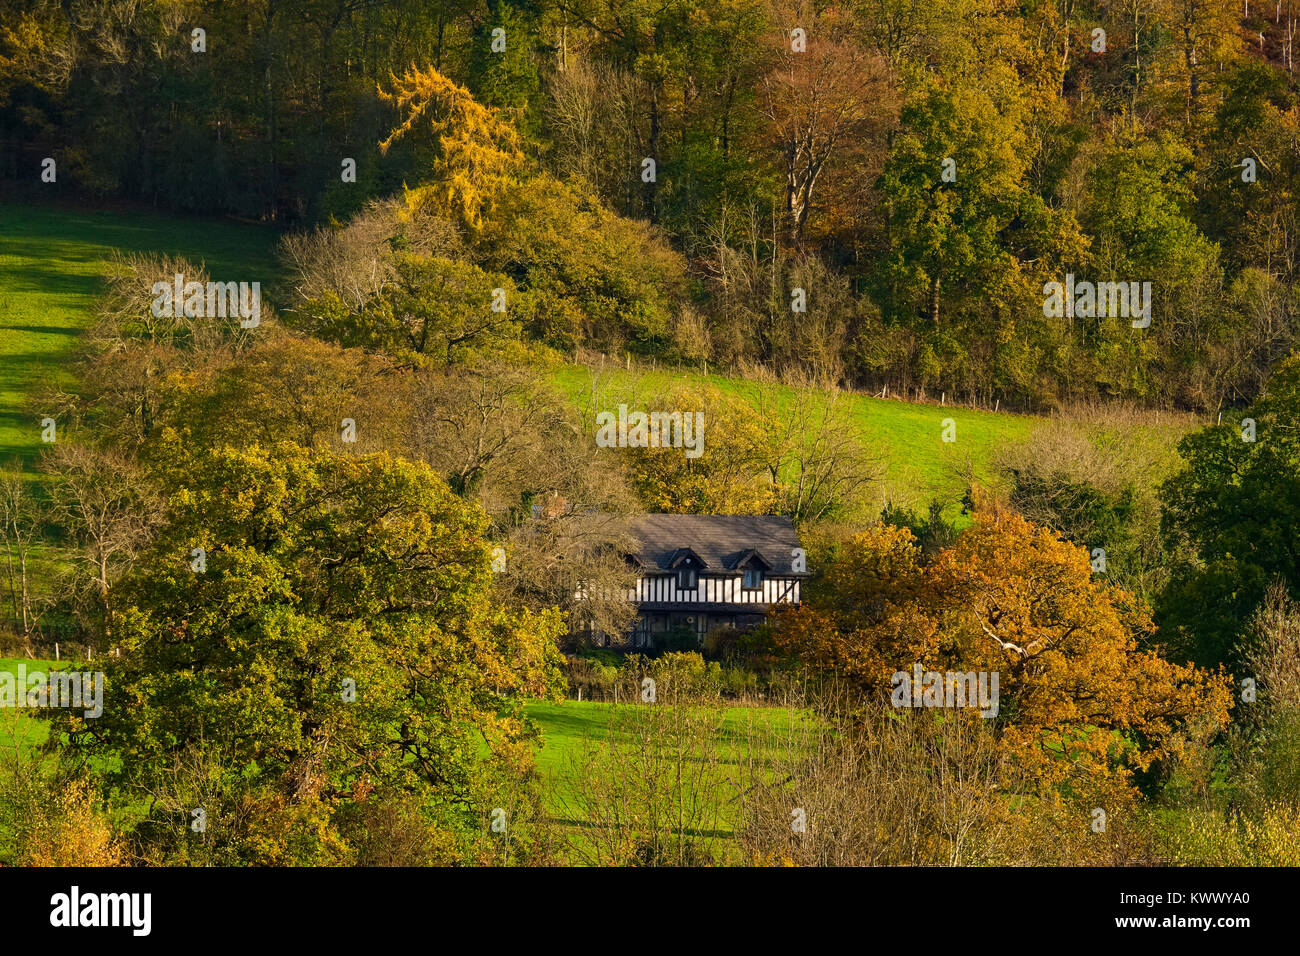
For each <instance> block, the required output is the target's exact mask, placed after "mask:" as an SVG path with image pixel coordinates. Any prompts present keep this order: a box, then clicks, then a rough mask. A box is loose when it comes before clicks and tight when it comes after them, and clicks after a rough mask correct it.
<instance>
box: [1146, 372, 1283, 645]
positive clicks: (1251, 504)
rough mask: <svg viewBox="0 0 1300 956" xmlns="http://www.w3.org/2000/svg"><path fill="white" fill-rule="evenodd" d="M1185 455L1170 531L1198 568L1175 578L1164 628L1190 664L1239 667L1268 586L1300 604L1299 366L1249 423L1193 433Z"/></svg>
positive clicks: (1276, 377)
mask: <svg viewBox="0 0 1300 956" xmlns="http://www.w3.org/2000/svg"><path fill="white" fill-rule="evenodd" d="M1247 419H1250V420H1252V421H1253V423H1254V440H1252V441H1246V440H1244V439H1243V434H1245V435H1247V436H1249V431H1248V429H1249V427H1250V426H1249V423H1247V421H1246V420H1247ZM1179 451H1180V452H1181V453H1182V456H1183V457H1184V458H1185V459H1186V461H1187V467H1186V468H1185V469H1184V470H1183V471H1182V472H1180V473H1179V474H1177V475H1175V476H1174V477H1173V478H1171V479H1170V480H1169V481H1168V482H1166V484H1165V485H1164V487H1163V489H1162V494H1163V498H1164V509H1163V514H1162V521H1161V524H1162V528H1163V530H1164V532H1165V534H1166V535H1167V536H1168V537H1169V539H1170V541H1171V547H1183V548H1188V549H1190V551H1191V553H1192V554H1193V555H1194V556H1195V560H1193V561H1188V562H1185V563H1184V564H1183V565H1182V566H1180V567H1179V568H1177V569H1176V571H1175V573H1174V577H1173V580H1172V581H1171V582H1170V585H1169V587H1168V588H1167V589H1166V591H1165V593H1164V596H1163V598H1162V600H1161V603H1160V606H1159V608H1158V611H1159V621H1160V624H1161V628H1162V631H1163V632H1164V634H1165V635H1166V636H1167V639H1168V640H1169V641H1170V643H1171V644H1173V645H1174V646H1176V647H1177V648H1178V649H1179V651H1180V652H1181V653H1182V654H1183V655H1184V656H1186V657H1187V658H1189V659H1191V660H1193V661H1196V662H1198V663H1204V664H1207V665H1208V664H1214V663H1217V662H1220V661H1229V662H1235V661H1236V657H1235V652H1234V650H1233V648H1234V646H1235V645H1236V644H1237V643H1238V638H1239V637H1240V636H1241V634H1242V633H1244V630H1245V627H1246V622H1247V621H1248V620H1249V618H1250V616H1251V614H1253V613H1254V611H1255V609H1256V608H1257V607H1258V606H1259V604H1260V602H1261V601H1262V599H1263V597H1264V593H1265V590H1266V588H1267V587H1268V584H1269V582H1270V581H1271V580H1273V579H1280V580H1281V581H1282V582H1284V584H1285V586H1286V588H1287V590H1288V592H1289V594H1290V596H1291V597H1292V598H1293V599H1294V598H1295V597H1297V596H1300V538H1297V535H1296V529H1297V528H1300V357H1297V356H1293V357H1292V358H1290V359H1289V360H1288V361H1286V362H1284V363H1283V364H1282V365H1281V366H1279V368H1278V369H1277V371H1276V372H1275V373H1274V374H1273V377H1272V378H1271V379H1270V380H1269V383H1268V386H1267V388H1266V389H1265V391H1264V394H1263V395H1262V396H1261V398H1260V399H1259V401H1257V402H1256V403H1255V404H1254V405H1252V406H1251V407H1250V408H1249V409H1247V410H1246V414H1245V415H1243V416H1242V422H1241V423H1239V424H1230V423H1224V424H1222V425H1213V426H1210V427H1208V428H1203V429H1201V430H1200V431H1197V432H1193V433H1192V434H1191V435H1188V436H1187V437H1186V438H1185V439H1183V441H1182V442H1181V444H1180V445H1179Z"/></svg>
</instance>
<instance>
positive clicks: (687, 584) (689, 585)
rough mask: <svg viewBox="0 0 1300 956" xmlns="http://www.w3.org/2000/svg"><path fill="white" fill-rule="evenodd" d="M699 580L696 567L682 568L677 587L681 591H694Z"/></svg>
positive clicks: (679, 572) (679, 571) (678, 573)
mask: <svg viewBox="0 0 1300 956" xmlns="http://www.w3.org/2000/svg"><path fill="white" fill-rule="evenodd" d="M698 581H699V576H698V575H697V574H696V573H695V569H694V568H681V569H679V570H678V572H677V589H678V590H679V591H694V590H695V586H696V584H697V583H698Z"/></svg>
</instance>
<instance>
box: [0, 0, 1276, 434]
mask: <svg viewBox="0 0 1300 956" xmlns="http://www.w3.org/2000/svg"><path fill="white" fill-rule="evenodd" d="M0 22H3V27H2V28H0V157H2V158H0V177H3V181H4V183H5V186H6V188H8V189H10V190H14V191H21V190H27V191H35V190H39V189H41V188H45V189H46V190H50V189H53V190H55V191H57V192H58V193H60V194H64V195H73V196H76V195H93V196H96V197H115V198H118V199H123V200H134V201H142V202H146V203H150V204H153V205H156V206H159V207H166V208H168V209H173V210H180V211H187V212H195V213H208V214H226V215H234V216H239V217H247V218H251V219H259V220H271V221H274V222H276V223H280V224H283V225H285V226H286V227H309V226H314V225H321V224H329V223H331V222H334V223H341V222H344V221H346V220H348V219H349V218H351V217H353V216H355V215H356V214H357V213H359V212H361V211H362V210H363V209H365V208H366V206H367V203H369V202H370V201H372V200H375V199H377V198H381V197H387V196H391V195H393V194H395V193H398V192H400V191H401V190H402V188H403V186H404V185H407V184H409V185H412V186H414V185H416V184H417V182H418V181H419V180H421V179H422V178H424V172H425V171H427V169H428V168H429V165H430V163H431V162H433V161H434V160H435V159H437V157H438V155H439V154H440V152H441V150H442V148H443V147H442V146H440V144H439V141H438V139H437V137H435V136H432V135H430V133H429V131H428V129H427V128H423V129H413V130H412V132H411V135H407V136H402V137H400V138H398V139H397V140H396V141H390V140H391V133H392V131H393V129H394V128H395V127H396V126H397V125H398V124H399V123H400V122H401V121H402V120H403V119H404V118H405V116H406V109H405V107H406V106H407V105H409V102H403V101H402V97H401V92H400V88H399V87H400V84H398V82H397V78H398V77H400V76H403V75H404V74H405V72H406V71H407V70H408V69H410V68H411V67H412V65H413V64H418V65H419V66H420V67H421V68H426V67H432V68H433V69H435V70H436V71H437V72H438V73H439V74H441V75H442V76H445V77H446V78H448V79H449V80H450V81H452V82H453V83H455V84H459V85H462V86H464V87H465V88H466V89H468V90H469V92H470V93H471V94H472V95H473V97H474V99H475V100H476V101H477V102H478V103H481V104H483V105H485V106H487V107H490V108H497V109H499V110H500V111H501V113H500V116H501V117H502V118H503V119H504V120H506V121H507V122H508V123H509V125H510V128H511V129H512V130H513V134H514V135H516V136H517V137H518V143H517V146H518V149H519V151H520V154H521V156H522V166H521V167H520V169H521V170H522V171H521V172H520V173H519V174H518V176H517V177H516V179H515V186H514V187H512V188H511V189H510V190H508V191H507V195H508V197H509V198H508V200H507V201H503V202H500V203H496V202H494V203H492V204H491V205H492V208H491V209H490V210H489V212H490V214H491V215H495V216H496V218H497V219H498V221H499V222H500V223H501V224H502V225H503V227H504V226H505V224H507V223H508V226H509V230H510V232H511V234H512V235H513V236H514V237H515V244H516V248H515V249H514V250H513V255H508V254H505V253H502V252H501V250H500V249H499V248H498V249H496V250H495V254H496V255H495V259H493V257H492V255H490V254H486V253H485V254H483V255H480V256H479V264H480V265H484V266H485V267H489V268H490V267H491V266H492V265H501V264H502V263H504V264H506V265H507V266H508V267H509V268H508V269H507V270H506V273H507V275H509V276H510V278H512V279H513V280H514V282H515V284H516V286H517V287H519V288H520V289H522V290H525V291H530V292H533V293H535V295H536V299H535V308H534V310H533V314H532V317H531V318H530V319H528V321H527V323H526V324H527V331H528V332H530V333H532V335H533V338H534V339H535V340H537V341H541V342H545V343H546V344H549V345H551V346H553V347H555V348H557V349H560V350H562V351H566V352H572V351H574V350H576V349H578V348H595V349H600V350H606V351H617V352H622V351H624V350H627V351H631V352H634V353H637V354H640V355H644V356H653V357H656V358H658V359H663V360H666V361H674V362H691V363H697V364H698V363H703V362H711V363H714V364H715V366H722V367H725V368H743V367H745V366H756V365H761V366H765V367H767V368H769V369H771V370H773V371H775V372H777V373H778V374H795V373H797V374H799V375H800V376H802V377H805V378H812V379H814V380H818V381H822V382H825V383H828V384H842V385H849V386H853V387H858V388H869V389H872V390H876V391H879V390H880V389H882V388H884V387H886V386H888V387H889V388H890V389H892V390H894V391H896V392H897V391H903V392H905V393H908V392H910V393H915V392H916V391H918V390H923V389H928V390H930V391H931V392H944V393H946V394H947V395H949V396H954V397H957V398H959V399H961V400H969V401H973V402H978V403H987V404H992V403H994V402H999V403H1001V404H1002V405H1003V407H1005V406H1006V405H1008V404H1010V405H1012V406H1013V407H1020V408H1034V409H1044V408H1051V407H1055V406H1057V405H1059V404H1061V403H1068V402H1076V401H1078V400H1093V399H1099V398H1100V399H1107V398H1113V397H1122V398H1125V399H1128V400H1134V401H1139V402H1142V403H1144V404H1149V405H1153V406H1156V407H1177V408H1183V409H1188V410H1192V411H1196V412H1200V413H1203V412H1210V413H1214V412H1216V411H1219V410H1222V409H1223V408H1224V407H1232V406H1237V407H1241V406H1244V405H1246V404H1248V403H1249V402H1250V401H1251V400H1253V399H1254V398H1256V397H1257V395H1258V393H1259V391H1260V389H1261V386H1262V383H1263V382H1264V380H1265V379H1266V378H1267V375H1268V372H1269V370H1270V369H1271V368H1272V367H1273V366H1274V365H1275V364H1276V362H1277V361H1278V360H1279V358H1281V357H1283V356H1285V355H1286V354H1287V353H1288V352H1289V351H1290V349H1291V348H1292V347H1293V345H1294V344H1295V341H1296V337H1297V332H1298V326H1297V296H1296V288H1295V281H1296V271H1297V244H1298V242H1300V224H1298V223H1297V207H1296V190H1297V183H1298V178H1297V177H1300V124H1298V121H1297V113H1296V108H1295V103H1296V73H1295V63H1294V53H1295V46H1296V24H1297V5H1296V3H1295V0H1276V2H1272V3H1264V4H1258V5H1257V4H1252V3H1250V2H1249V0H1243V2H1237V0H1115V2H1099V3H1077V2H1066V0H1057V2H1034V0H1026V2H1020V3H1016V2H1010V0H956V2H954V3H951V4H946V5H943V6H937V5H934V4H931V3H926V2H923V0H856V2H848V3H813V2H805V3H798V2H787V0H629V2H618V3H613V2H595V0H572V2H569V0H558V2H551V0H539V2H515V0H509V2H504V0H488V2H479V0H450V2H442V0H435V2H428V0H419V2H414V0H392V2H382V3H381V2H368V0H256V2H247V0H233V2H219V3H188V2H163V0H94V2H76V0H67V2H62V3H58V2H49V0H4V2H3V3H0ZM195 30H201V31H203V32H202V34H201V35H197V34H195V32H194V31H195ZM200 48H201V52H200ZM434 112H436V108H435V109H434ZM461 119H462V120H463V119H464V118H463V117H462V118H461ZM381 143H383V144H384V146H385V147H387V148H381ZM45 157H54V158H56V159H57V161H58V179H57V183H55V184H48V183H42V182H41V180H40V173H41V163H42V160H43V159H44V158H45ZM348 159H351V160H354V161H355V170H356V174H355V182H349V181H345V178H346V177H345V176H344V175H343V173H342V169H343V165H344V161H345V160H348ZM48 194H49V193H48V192H46V193H45V195H48ZM570 223H572V224H573V228H572V230H571V231H570V230H569V229H568V228H567V226H568V224H570ZM646 230H648V232H647V231H646ZM647 249H650V250H652V256H651V258H653V260H654V261H653V262H650V261H648V259H647ZM546 256H550V257H551V258H552V259H562V262H561V265H562V266H563V269H562V270H560V271H561V274H562V275H563V277H564V278H563V280H562V281H565V282H568V283H569V284H570V285H580V284H585V285H587V286H588V287H589V292H590V295H589V296H587V298H586V299H585V300H584V303H585V304H584V305H583V307H581V308H578V309H574V308H559V307H558V306H557V304H556V301H555V300H554V297H552V298H551V299H549V300H548V298H547V291H548V290H547V289H545V288H541V287H540V286H542V285H544V284H545V283H543V282H540V281H537V282H532V284H531V285H530V267H531V265H532V264H533V263H535V262H536V260H537V259H538V258H542V257H546ZM489 260H491V261H489ZM543 271H545V272H546V274H547V275H548V276H549V277H550V278H548V279H547V280H546V281H547V282H549V283H552V284H553V283H554V282H555V281H556V280H555V279H554V276H555V274H556V271H557V270H556V269H554V268H550V269H547V270H543ZM535 275H536V273H534V277H535ZM1067 275H1073V276H1075V277H1077V278H1078V279H1080V280H1083V279H1087V280H1089V281H1119V282H1138V283H1141V282H1150V283H1152V289H1153V293H1152V299H1153V307H1152V319H1151V324H1150V327H1149V328H1145V329H1134V328H1132V327H1131V325H1130V323H1129V321H1128V320H1127V318H1116V317H1086V316H1075V317H1073V318H1049V317H1047V316H1045V315H1044V308H1043V300H1044V294H1043V290H1044V285H1045V284H1046V283H1048V282H1052V281H1057V282H1064V281H1065V277H1066V276H1067ZM796 290H803V293H802V295H803V297H804V299H805V300H806V311H803V312H800V311H797V310H794V309H792V301H793V300H794V299H795V298H797V297H798V295H799V293H797V292H796ZM602 303H603V307H602Z"/></svg>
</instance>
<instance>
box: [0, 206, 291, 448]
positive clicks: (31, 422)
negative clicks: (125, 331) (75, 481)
mask: <svg viewBox="0 0 1300 956" xmlns="http://www.w3.org/2000/svg"><path fill="white" fill-rule="evenodd" d="M276 238H277V233H276V232H275V231H274V230H272V229H268V228H265V227H262V226H255V225H245V224H242V223H236V222H228V221H221V220H196V219H184V218H178V217H175V216H168V215H162V214H158V213H153V212H141V211H138V210H86V209H76V208H67V207H61V206H44V205H42V206H36V205H24V204H13V203H3V204H0V461H8V460H9V459H10V458H12V457H14V456H18V457H21V458H23V459H29V458H30V457H31V456H33V455H34V454H36V452H37V451H38V450H39V447H40V425H39V422H40V415H39V413H34V412H32V411H31V410H29V409H28V408H27V402H26V399H27V396H28V395H29V394H31V393H32V392H33V391H34V390H35V389H37V388H38V387H39V386H40V385H41V383H42V382H44V381H53V382H55V383H58V384H60V385H64V386H66V385H68V384H69V383H70V381H71V380H70V377H69V374H70V373H69V367H70V365H71V361H72V359H73V358H74V357H75V354H76V351H77V348H78V336H79V333H81V332H82V331H83V330H84V329H85V328H87V327H88V326H89V325H90V323H91V320H92V308H93V304H94V301H95V298H96V296H97V295H98V294H99V293H100V291H101V289H102V283H101V280H102V279H103V277H104V276H105V275H106V274H107V272H108V268H109V265H110V262H111V260H112V256H113V252H114V250H122V251H125V252H159V253H168V254H172V255H179V256H184V257H185V258H187V259H189V260H191V261H193V262H195V263H202V264H206V266H207V268H208V270H209V272H210V273H211V274H212V275H214V276H217V277H229V278H232V279H239V280H244V281H249V282H252V281H260V282H261V283H262V284H263V287H265V286H266V285H267V284H268V283H269V281H270V280H271V279H272V278H273V270H274V265H275V259H274V256H273V250H274V247H275V242H276Z"/></svg>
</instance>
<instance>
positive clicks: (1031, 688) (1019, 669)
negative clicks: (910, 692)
mask: <svg viewBox="0 0 1300 956" xmlns="http://www.w3.org/2000/svg"><path fill="white" fill-rule="evenodd" d="M1151 630H1152V624H1151V620H1150V616H1149V614H1148V612H1147V611H1146V609H1145V608H1144V607H1142V606H1140V605H1139V604H1138V602H1136V601H1135V600H1134V599H1133V598H1132V597H1131V596H1130V595H1129V594H1127V593H1126V592H1124V591H1122V590H1120V589H1118V588H1116V587H1114V586H1112V585H1110V584H1108V583H1106V582H1105V580H1104V579H1103V578H1101V577H1099V576H1095V575H1094V574H1093V573H1092V568H1091V564H1090V562H1089V556H1088V554H1087V552H1085V551H1084V550H1083V549H1081V548H1078V547H1076V546H1074V545H1072V544H1070V543H1068V542H1065V541H1062V540H1060V539H1059V538H1058V537H1057V536H1056V535H1055V534H1054V533H1053V532H1051V531H1050V530H1048V529H1045V528H1040V527H1037V526H1035V525H1033V524H1031V523H1030V522H1028V521H1026V520H1025V519H1023V518H1021V517H1019V516H1018V515H1014V514H1006V513H998V512H982V513H979V514H977V516H976V520H975V523H974V525H973V526H972V527H970V528H969V529H967V530H966V531H965V532H964V533H963V534H962V535H961V536H960V537H959V538H958V540H957V541H956V542H955V543H954V544H953V545H952V546H950V547H948V548H946V549H944V550H943V551H940V552H939V553H937V554H936V555H935V556H934V557H933V559H931V560H930V561H928V562H926V561H924V560H923V557H922V554H921V551H920V549H919V548H918V547H917V545H916V542H915V540H914V538H913V537H912V534H911V532H909V531H907V530H905V529H901V528H895V527H891V526H888V525H882V526H878V527H875V528H872V529H870V530H869V531H866V532H864V533H861V534H858V535H856V536H855V537H853V538H851V539H850V540H849V541H847V542H846V543H845V545H844V547H843V548H842V550H841V554H840V556H839V557H838V559H837V560H836V561H835V562H834V563H833V564H831V565H830V566H829V567H828V568H826V570H825V571H824V573H823V575H822V580H821V581H820V582H818V583H817V584H816V585H815V586H814V587H813V588H812V589H811V590H810V592H809V600H808V601H807V603H805V604H804V605H803V606H802V607H800V608H797V609H794V610H791V611H788V612H785V613H782V614H780V615H779V616H778V617H777V619H776V622H775V625H774V627H773V640H774V643H775V645H776V647H777V648H778V649H779V650H781V651H783V652H785V653H787V654H790V655H792V656H793V657H795V658H797V659H799V660H801V661H802V662H804V663H806V664H808V665H810V666H812V667H813V668H814V669H816V670H819V671H823V672H833V673H835V674H837V675H838V676H839V677H840V678H842V679H845V680H847V681H848V682H849V683H850V685H851V686H852V687H854V688H855V692H856V693H857V694H859V695H861V697H862V698H863V703H864V705H865V706H872V702H873V699H874V700H878V701H880V702H887V701H888V700H889V699H890V696H891V692H892V691H893V689H894V681H893V676H894V675H895V674H896V673H897V672H900V671H902V672H909V674H910V673H911V672H912V671H913V668H914V667H915V665H917V664H920V665H921V667H922V669H923V671H927V672H928V671H938V672H948V671H957V672H972V671H973V672H987V673H988V674H990V675H992V674H993V673H996V674H997V675H998V694H999V707H998V711H997V716H996V718H995V721H996V724H995V726H996V728H997V735H998V739H999V740H1000V741H1001V743H1002V745H1003V746H1004V747H1005V748H1007V751H1008V753H1009V754H1010V755H1011V756H1013V758H1014V765H1015V767H1016V768H1017V770H1018V772H1019V773H1020V774H1021V776H1022V777H1023V778H1024V779H1027V780H1030V781H1036V782H1038V783H1041V784H1045V785H1051V784H1054V783H1058V782H1061V781H1063V780H1065V779H1066V778H1067V777H1070V776H1071V775H1077V774H1083V775H1086V776H1089V777H1092V778H1094V779H1097V780H1100V779H1103V778H1109V779H1111V780H1113V781H1122V780H1125V779H1127V775H1128V773H1129V772H1130V771H1132V770H1136V769H1145V768H1147V767H1149V766H1150V764H1151V762H1152V761H1153V760H1154V759H1156V758H1157V757H1159V756H1161V755H1162V754H1165V753H1169V752H1171V751H1173V750H1176V749H1177V748H1178V747H1179V746H1181V741H1182V737H1181V735H1180V731H1181V730H1182V729H1183V727H1184V725H1186V724H1188V723H1189V722H1192V721H1198V722H1204V721H1209V722H1211V723H1214V724H1218V725H1220V726H1221V725H1223V724H1224V723H1226V721H1227V712H1228V708H1229V706H1230V703H1229V691H1228V687H1227V684H1226V681H1225V680H1224V679H1223V677H1222V676H1220V675H1217V674H1212V673H1210V672H1207V671H1204V670H1198V669H1196V668H1194V667H1187V666H1180V665H1177V664H1174V663H1171V662H1169V661H1168V660H1165V659H1164V658H1162V657H1161V656H1160V655H1159V654H1158V653H1157V652H1155V651H1151V650H1144V649H1142V647H1141V646H1140V639H1141V638H1142V637H1143V636H1144V635H1146V634H1148V633H1150V631H1151ZM969 713H972V714H973V713H978V712H977V711H969Z"/></svg>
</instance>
